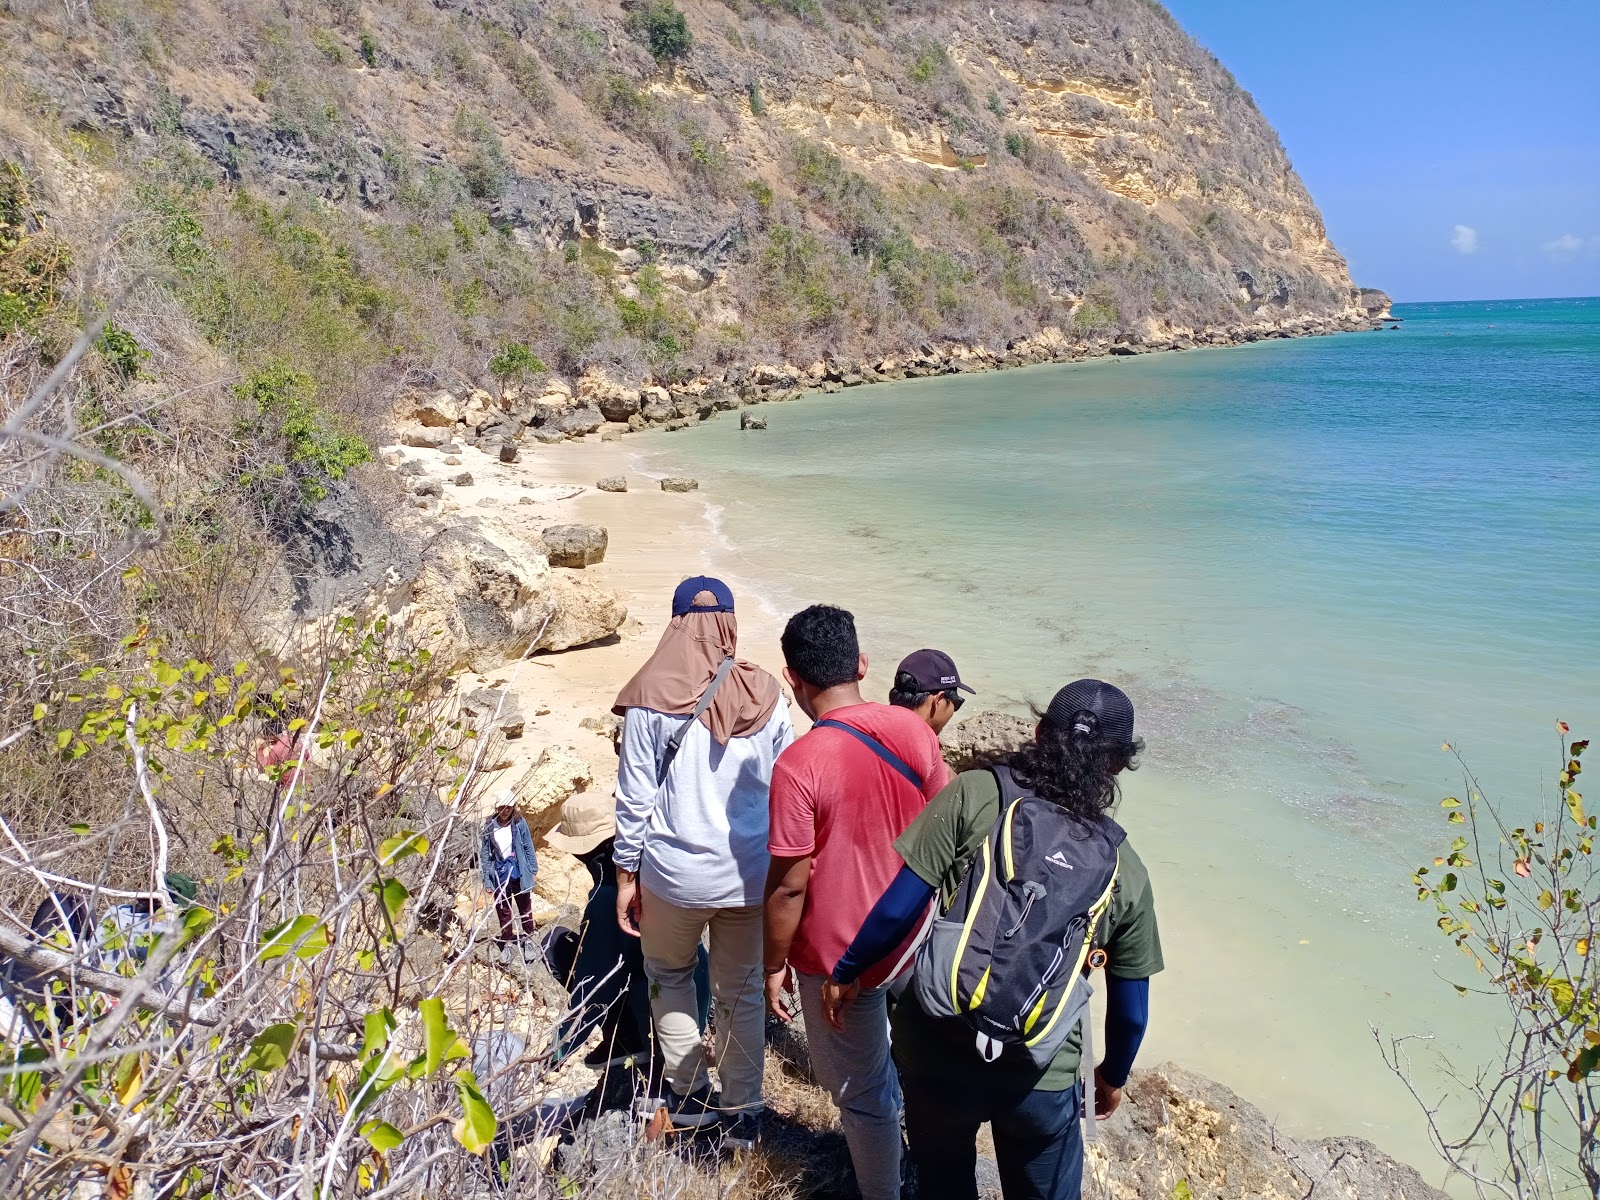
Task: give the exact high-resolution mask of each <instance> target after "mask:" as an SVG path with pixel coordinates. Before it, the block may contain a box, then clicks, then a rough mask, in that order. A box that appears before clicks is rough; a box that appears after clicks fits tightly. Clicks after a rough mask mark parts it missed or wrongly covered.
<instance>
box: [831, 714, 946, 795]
mask: <svg viewBox="0 0 1600 1200" xmlns="http://www.w3.org/2000/svg"><path fill="white" fill-rule="evenodd" d="M811 728H813V729H842V730H844V731H845V732H846V733H848V734H849V735H850V736H851V737H853V738H855V739H856V741H858V742H860V743H861V744H862V745H863V746H865V747H866V748H867V749H868V750H871V751H872V752H873V753H874V754H876V755H877V756H878V757H879V758H881V759H883V761H884V762H886V763H888V764H889V765H890V766H891V767H893V768H894V769H895V770H896V771H897V772H898V773H899V774H900V775H902V776H904V777H905V778H906V779H907V780H909V781H910V783H911V786H912V787H914V788H916V789H917V791H919V792H920V791H921V790H922V776H921V775H918V774H917V773H916V771H914V770H913V769H912V768H911V766H910V764H909V763H907V762H906V760H905V759H903V758H901V757H900V756H899V755H898V754H896V753H895V752H894V751H893V750H891V749H889V747H887V746H885V745H884V744H883V743H882V742H880V741H879V740H878V739H877V738H875V737H873V736H872V735H871V734H870V733H867V732H865V731H863V730H860V729H857V728H856V727H855V726H854V725H846V724H845V723H844V722H843V721H834V720H831V719H830V718H828V717H823V718H822V720H820V721H817V722H815V723H814V724H813V725H812V726H811Z"/></svg>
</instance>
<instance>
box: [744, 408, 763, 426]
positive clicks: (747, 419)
mask: <svg viewBox="0 0 1600 1200" xmlns="http://www.w3.org/2000/svg"><path fill="white" fill-rule="evenodd" d="M766 427H767V419H766V418H765V417H758V416H756V415H755V413H753V412H751V411H750V410H749V409H748V408H747V409H745V410H744V411H743V412H742V413H740V414H739V428H740V429H765V428H766Z"/></svg>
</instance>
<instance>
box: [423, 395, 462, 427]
mask: <svg viewBox="0 0 1600 1200" xmlns="http://www.w3.org/2000/svg"><path fill="white" fill-rule="evenodd" d="M411 415H412V416H413V417H415V418H416V419H417V420H418V421H420V422H422V424H424V425H426V426H428V427H429V428H430V429H449V428H450V427H451V426H452V425H454V424H456V422H458V421H460V420H461V405H460V403H458V402H457V400H456V398H455V397H454V396H452V395H451V394H450V393H449V392H435V393H434V394H433V395H432V396H429V397H428V398H427V399H426V400H423V401H420V402H418V404H417V406H416V408H414V409H413V410H412V412H411Z"/></svg>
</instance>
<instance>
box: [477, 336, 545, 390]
mask: <svg viewBox="0 0 1600 1200" xmlns="http://www.w3.org/2000/svg"><path fill="white" fill-rule="evenodd" d="M549 369H550V368H549V367H547V366H545V365H544V360H542V359H541V358H540V357H539V356H538V355H537V354H535V353H534V352H533V351H532V350H530V349H529V348H528V347H527V346H525V345H524V344H523V343H521V342H503V343H502V344H501V346H500V350H499V352H498V353H497V354H496V355H495V356H494V357H493V358H491V359H490V360H489V373H490V374H491V375H493V376H494V377H495V378H496V379H499V380H502V381H504V380H511V379H531V378H532V377H533V376H535V375H543V374H544V373H545V372H546V371H548V370H549Z"/></svg>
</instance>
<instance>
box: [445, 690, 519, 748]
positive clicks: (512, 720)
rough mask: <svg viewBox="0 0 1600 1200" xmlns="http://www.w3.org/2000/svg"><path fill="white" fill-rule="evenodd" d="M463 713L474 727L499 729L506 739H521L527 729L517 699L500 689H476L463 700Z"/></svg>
mask: <svg viewBox="0 0 1600 1200" xmlns="http://www.w3.org/2000/svg"><path fill="white" fill-rule="evenodd" d="M461 712H462V714H463V715H464V716H466V717H467V718H468V719H470V720H471V721H472V723H473V724H474V725H479V726H484V727H488V726H489V725H490V723H491V722H492V727H493V728H495V729H498V730H499V731H500V733H501V734H502V735H503V736H504V737H506V738H512V739H515V738H519V737H521V736H522V734H523V730H524V729H525V728H526V727H527V723H528V719H527V717H525V716H523V715H522V705H520V704H518V703H517V698H516V697H515V696H513V695H511V694H509V693H508V692H504V691H502V690H501V689H500V688H475V689H473V690H472V691H470V692H468V693H467V694H466V696H464V697H463V698H462V700H461Z"/></svg>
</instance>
